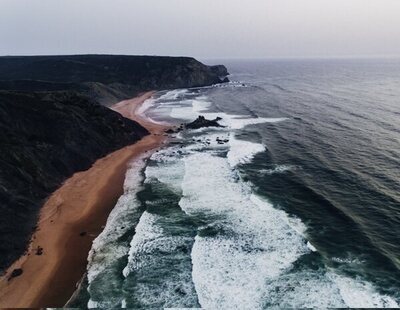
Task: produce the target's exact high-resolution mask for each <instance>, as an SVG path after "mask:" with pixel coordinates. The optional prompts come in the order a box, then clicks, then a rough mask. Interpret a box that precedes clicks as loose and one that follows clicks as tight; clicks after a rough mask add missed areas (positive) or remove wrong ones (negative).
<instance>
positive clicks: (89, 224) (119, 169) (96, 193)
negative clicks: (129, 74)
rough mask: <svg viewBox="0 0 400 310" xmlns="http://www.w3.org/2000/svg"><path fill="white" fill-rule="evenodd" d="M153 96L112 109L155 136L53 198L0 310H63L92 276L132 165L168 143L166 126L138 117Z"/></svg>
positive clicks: (2, 294) (1, 296)
mask: <svg viewBox="0 0 400 310" xmlns="http://www.w3.org/2000/svg"><path fill="white" fill-rule="evenodd" d="M151 95H152V92H147V93H145V94H143V95H141V96H139V97H137V98H134V99H131V100H126V101H122V102H120V103H118V104H116V105H114V106H113V107H112V109H114V110H115V111H117V112H119V113H121V114H122V115H124V116H125V117H128V118H131V119H133V120H135V121H137V122H139V123H140V124H142V126H144V127H146V128H147V130H149V132H150V133H151V134H150V135H148V136H146V137H145V138H143V139H142V140H140V141H139V142H137V143H135V144H134V145H130V146H127V147H125V148H123V149H120V150H118V151H115V152H113V153H111V154H109V155H107V156H106V157H104V158H101V159H99V160H98V161H96V163H95V164H94V165H93V166H92V167H91V168H90V169H89V170H87V171H83V172H78V173H75V174H74V175H73V176H72V177H71V178H69V179H68V180H67V181H66V182H65V183H64V184H63V185H62V186H61V187H60V188H59V189H58V190H57V191H56V192H54V193H53V194H52V195H51V196H50V197H49V199H48V200H47V202H46V203H45V204H44V206H43V207H42V209H41V212H40V218H39V222H38V229H37V231H36V232H35V234H34V235H33V237H32V242H31V244H30V248H29V250H28V252H27V253H26V254H25V255H24V256H22V257H21V258H20V259H19V260H18V261H16V262H15V263H14V264H13V265H12V266H11V267H10V268H9V269H8V271H7V273H6V275H5V276H3V277H2V278H1V280H0V308H8V307H10V308H26V307H62V306H63V305H65V303H66V302H67V301H68V299H69V298H70V297H71V295H72V294H73V292H74V291H75V289H76V286H77V283H79V281H80V280H81V278H82V276H83V274H84V273H85V272H86V265H87V256H88V253H89V250H90V248H91V245H92V241H93V239H94V238H96V236H97V235H98V234H99V233H100V232H101V231H102V229H103V227H104V225H105V223H106V221H107V217H108V215H109V213H110V212H111V210H112V209H113V207H114V206H115V204H116V202H117V200H118V198H119V197H120V196H121V194H122V193H123V183H124V179H125V173H126V170H127V167H128V165H129V163H130V162H131V161H132V160H135V158H143V156H150V155H151V153H152V152H153V151H155V150H156V149H157V148H159V147H160V146H161V145H162V144H163V143H164V142H165V140H166V136H164V135H163V133H164V130H165V129H166V128H167V127H166V126H163V125H160V124H156V123H153V122H151V121H150V120H148V119H146V117H145V116H143V115H140V114H138V113H137V112H138V111H137V109H138V107H139V106H140V105H141V104H142V103H143V102H144V101H145V100H146V99H148V98H150V97H151ZM38 247H40V248H43V253H42V254H41V255H37V249H38ZM16 268H22V270H23V273H22V275H20V276H18V277H15V278H13V279H11V280H8V278H9V275H10V274H11V272H12V271H13V270H14V269H16Z"/></svg>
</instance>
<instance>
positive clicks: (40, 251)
mask: <svg viewBox="0 0 400 310" xmlns="http://www.w3.org/2000/svg"><path fill="white" fill-rule="evenodd" d="M42 254H43V248H42V247H40V246H38V247H37V248H36V255H42Z"/></svg>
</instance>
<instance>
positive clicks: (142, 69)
mask: <svg viewBox="0 0 400 310" xmlns="http://www.w3.org/2000/svg"><path fill="white" fill-rule="evenodd" d="M228 74H229V73H228V71H227V69H226V68H225V67H224V66H222V65H219V66H207V65H204V64H202V63H201V62H199V61H197V60H195V59H194V58H190V57H158V56H117V55H73V56H9V57H0V89H7V90H19V91H32V90H34V91H49V90H68V89H74V90H78V91H79V92H80V93H82V94H84V95H86V96H89V97H91V98H94V99H96V100H98V101H99V102H100V103H101V104H104V105H111V104H113V103H116V102H118V101H120V100H122V99H127V98H131V97H133V96H135V95H137V94H138V93H139V92H142V91H146V90H161V89H176V88H190V87H201V86H208V85H212V84H218V83H221V82H227V81H228V79H227V78H226V76H227V75H228Z"/></svg>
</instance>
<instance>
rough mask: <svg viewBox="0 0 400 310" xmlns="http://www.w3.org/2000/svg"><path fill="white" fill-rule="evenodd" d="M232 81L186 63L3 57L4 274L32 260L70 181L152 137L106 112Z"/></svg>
mask: <svg viewBox="0 0 400 310" xmlns="http://www.w3.org/2000/svg"><path fill="white" fill-rule="evenodd" d="M226 75H227V71H226V68H225V67H223V66H213V67H209V66H206V65H204V64H202V63H200V62H198V61H196V60H195V59H193V58H183V57H145V56H107V55H106V56H104V55H78V56H34V57H0V273H1V271H2V270H4V269H5V268H6V267H7V266H8V265H9V264H10V263H12V262H13V261H14V260H15V259H16V258H18V257H19V256H20V255H21V254H22V253H23V252H24V250H25V249H26V246H27V243H28V241H29V238H30V236H31V234H32V232H33V230H34V227H35V225H36V220H37V216H38V211H39V209H40V207H41V205H42V204H43V201H44V199H45V198H46V197H47V196H48V195H49V194H51V193H52V192H53V191H54V190H55V189H56V188H57V187H58V186H59V185H60V184H61V183H62V181H64V180H65V179H66V178H68V177H69V176H71V175H72V174H73V173H74V172H77V171H80V170H86V169H87V168H89V167H90V166H91V165H92V164H93V162H94V161H95V160H96V159H98V158H101V157H103V156H104V155H106V154H108V153H110V152H112V151H114V150H116V149H119V148H121V147H123V146H126V145H129V144H132V143H134V142H135V141H137V140H139V139H140V138H141V137H143V136H144V135H146V134H147V131H146V130H145V129H144V128H143V127H141V126H140V125H139V124H137V123H135V122H133V121H131V120H128V119H125V118H123V117H122V116H120V115H119V114H118V113H116V112H114V111H112V110H110V109H108V108H106V107H104V106H102V105H110V104H113V103H116V102H118V101H120V100H122V99H126V98H130V97H133V96H134V95H136V94H137V93H139V92H142V91H146V90H158V89H172V88H187V87H197V86H206V85H211V84H214V83H221V82H222V81H223V80H224V78H225V76H226Z"/></svg>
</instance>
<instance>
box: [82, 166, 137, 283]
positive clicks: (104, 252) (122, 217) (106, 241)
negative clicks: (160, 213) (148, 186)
mask: <svg viewBox="0 0 400 310" xmlns="http://www.w3.org/2000/svg"><path fill="white" fill-rule="evenodd" d="M144 165H145V162H144V159H137V160H135V161H134V162H132V163H131V164H130V168H129V169H128V171H127V173H126V178H125V182H124V195H122V196H121V197H120V198H119V200H118V202H117V204H116V206H115V207H114V209H113V210H112V211H111V213H110V215H109V217H108V219H107V223H106V226H105V228H104V230H103V231H102V232H101V234H99V235H98V237H97V238H96V239H95V240H94V241H93V244H92V248H91V250H90V252H89V257H88V266H87V275H88V281H89V284H90V283H91V282H92V281H93V280H94V279H95V278H96V277H97V276H98V275H99V274H100V273H101V272H102V271H104V270H105V269H107V268H108V267H109V266H110V265H112V264H113V263H114V262H115V261H116V260H117V259H118V258H120V257H122V256H124V255H126V254H127V251H128V248H127V247H125V246H124V245H123V244H121V243H120V242H118V239H119V238H120V237H121V236H122V235H123V234H125V233H126V232H127V230H129V229H130V227H131V226H132V225H134V224H135V222H134V218H135V217H136V218H138V217H139V213H138V207H139V206H140V203H139V202H138V201H137V197H136V193H137V191H139V190H140V188H141V182H142V180H143V178H142V176H141V172H140V171H141V169H143V168H144Z"/></svg>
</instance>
